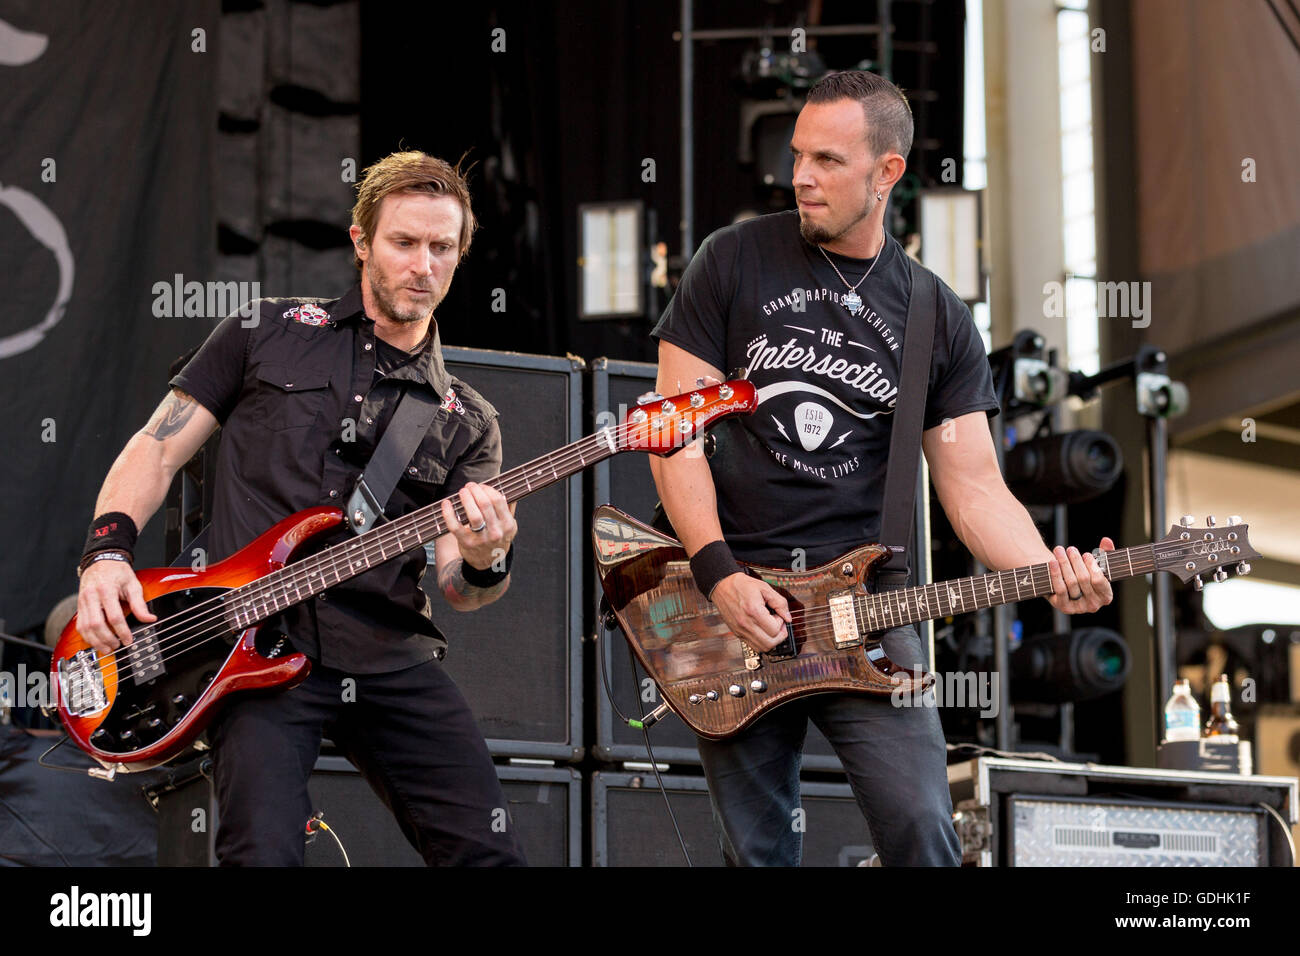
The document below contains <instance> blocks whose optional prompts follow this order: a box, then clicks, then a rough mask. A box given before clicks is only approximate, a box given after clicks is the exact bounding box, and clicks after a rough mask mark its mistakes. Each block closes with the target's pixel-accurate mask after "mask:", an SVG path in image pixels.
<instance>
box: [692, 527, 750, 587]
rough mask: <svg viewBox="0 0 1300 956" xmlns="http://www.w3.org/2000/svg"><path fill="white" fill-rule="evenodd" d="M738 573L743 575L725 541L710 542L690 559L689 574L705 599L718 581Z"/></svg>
mask: <svg viewBox="0 0 1300 956" xmlns="http://www.w3.org/2000/svg"><path fill="white" fill-rule="evenodd" d="M738 572H739V573H743V569H742V568H741V566H740V565H739V564H737V563H736V558H735V556H734V555H733V554H732V553H731V549H730V548H729V547H727V542H725V541H710V542H709V543H708V544H706V545H705V546H704V547H702V548H700V550H698V551H696V552H695V554H694V556H692V557H691V574H693V575H694V576H695V585H696V587H698V588H699V589H700V593H701V594H703V595H704V596H705V597H709V596H710V595H711V594H712V593H713V589H714V588H715V587H717V586H718V582H719V581H721V580H722V579H723V578H725V577H730V576H731V575H733V574H736V573H738Z"/></svg>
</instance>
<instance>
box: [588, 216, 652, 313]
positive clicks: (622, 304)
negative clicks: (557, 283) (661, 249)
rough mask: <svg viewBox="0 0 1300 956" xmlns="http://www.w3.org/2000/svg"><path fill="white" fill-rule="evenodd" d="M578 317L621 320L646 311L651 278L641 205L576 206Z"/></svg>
mask: <svg viewBox="0 0 1300 956" xmlns="http://www.w3.org/2000/svg"><path fill="white" fill-rule="evenodd" d="M578 248H579V249H580V250H581V256H580V258H579V259H578V273H579V276H578V279H579V281H578V289H579V296H580V298H579V303H578V318H580V319H617V318H629V317H632V316H639V315H642V314H643V313H644V312H645V299H644V292H645V285H646V281H647V278H648V276H649V272H650V269H649V257H648V256H647V254H646V249H645V242H644V229H643V227H642V205H641V203H640V202H631V201H629V202H606V203H584V204H582V205H580V206H579V207H578Z"/></svg>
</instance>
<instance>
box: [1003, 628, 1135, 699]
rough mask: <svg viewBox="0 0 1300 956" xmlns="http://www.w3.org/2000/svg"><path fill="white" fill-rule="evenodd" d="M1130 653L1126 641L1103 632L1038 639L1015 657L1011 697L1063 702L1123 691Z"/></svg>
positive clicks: (1031, 640)
mask: <svg viewBox="0 0 1300 956" xmlns="http://www.w3.org/2000/svg"><path fill="white" fill-rule="evenodd" d="M1128 669H1129V653H1128V645H1127V644H1125V643H1124V638H1123V637H1121V636H1120V635H1119V634H1117V633H1116V632H1115V631H1111V630H1108V629H1106V628H1104V627H1082V628H1079V629H1077V630H1074V631H1070V632H1069V633H1068V634H1040V635H1037V636H1035V637H1031V638H1029V639H1027V640H1026V641H1025V642H1024V643H1023V644H1021V645H1020V647H1018V648H1017V649H1016V651H1015V653H1013V654H1012V655H1011V696H1012V697H1013V698H1014V699H1016V700H1026V701H1040V702H1043V703H1062V702H1065V701H1079V700H1089V699H1091V698H1093V697H1100V696H1102V695H1103V694H1109V693H1111V692H1112V691H1116V690H1119V688H1121V687H1123V686H1124V681H1125V680H1126V679H1127V678H1128Z"/></svg>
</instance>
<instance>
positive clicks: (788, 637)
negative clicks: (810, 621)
mask: <svg viewBox="0 0 1300 956" xmlns="http://www.w3.org/2000/svg"><path fill="white" fill-rule="evenodd" d="M798 654H799V645H798V644H796V643H795V639H794V625H793V624H787V625H785V640H784V641H782V642H781V643H780V644H778V645H776V647H774V648H772V649H771V650H770V651H768V652H767V653H766V654H764V655H763V656H764V657H766V658H768V659H769V660H773V661H784V660H789V659H790V658H791V657H797V656H798Z"/></svg>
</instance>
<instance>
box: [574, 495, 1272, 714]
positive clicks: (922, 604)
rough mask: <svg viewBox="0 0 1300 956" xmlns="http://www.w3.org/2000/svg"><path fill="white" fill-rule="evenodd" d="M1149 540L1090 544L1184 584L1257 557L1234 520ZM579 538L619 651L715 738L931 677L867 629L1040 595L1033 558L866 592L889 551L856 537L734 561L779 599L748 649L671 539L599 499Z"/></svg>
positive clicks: (1103, 555) (908, 689)
mask: <svg viewBox="0 0 1300 956" xmlns="http://www.w3.org/2000/svg"><path fill="white" fill-rule="evenodd" d="M1184 521H1185V523H1184V524H1183V525H1181V526H1179V525H1175V526H1174V528H1173V529H1172V530H1171V531H1170V532H1169V534H1168V535H1166V536H1165V537H1164V538H1162V539H1161V540H1159V541H1157V542H1156V543H1155V544H1146V545H1139V546H1137V547H1132V548H1121V549H1119V550H1116V551H1109V552H1107V551H1101V550H1100V549H1098V550H1096V551H1094V552H1092V554H1093V557H1094V558H1096V559H1097V563H1098V564H1099V565H1100V566H1101V569H1102V571H1103V572H1104V573H1105V575H1106V577H1107V578H1108V579H1109V580H1112V581H1115V580H1119V579H1121V578H1128V577H1133V576H1135V575H1139V574H1150V573H1152V572H1153V571H1168V572H1171V573H1173V574H1175V575H1177V576H1178V577H1179V578H1181V579H1182V580H1183V581H1184V582H1186V581H1189V580H1194V581H1195V583H1196V587H1197V588H1198V589H1199V588H1200V587H1201V584H1202V580H1201V577H1200V575H1201V574H1203V573H1205V572H1209V571H1212V572H1214V577H1215V579H1216V580H1220V581H1221V580H1223V579H1224V577H1226V576H1227V571H1226V570H1225V567H1226V566H1227V565H1230V564H1235V565H1236V566H1237V571H1238V573H1239V574H1246V573H1249V571H1250V565H1249V563H1248V562H1249V561H1251V560H1252V559H1256V558H1258V557H1259V555H1258V554H1257V553H1256V552H1254V551H1253V550H1251V547H1250V544H1249V542H1248V540H1247V538H1246V530H1247V525H1245V524H1243V523H1242V522H1241V519H1240V518H1237V517H1235V516H1234V517H1231V518H1229V519H1228V521H1229V524H1228V525H1227V526H1225V527H1222V528H1217V527H1213V524H1214V519H1213V518H1210V519H1208V520H1207V522H1206V523H1207V524H1208V525H1211V527H1206V528H1193V527H1191V526H1190V523H1191V522H1190V519H1184ZM592 545H593V548H594V550H595V555H596V568H597V571H598V573H599V575H600V580H601V584H602V586H603V588H604V591H605V597H606V599H607V600H608V601H609V604H610V607H611V608H612V610H613V612H614V615H615V616H616V617H617V618H618V622H619V624H620V625H621V626H622V629H623V633H624V635H625V636H626V637H627V641H628V643H629V645H631V648H632V652H633V653H634V654H635V655H636V658H637V660H638V661H640V662H641V665H642V666H643V667H644V668H645V670H646V673H648V674H649V675H650V677H651V678H652V679H653V680H654V682H655V683H656V684H658V685H659V688H660V691H661V693H662V696H663V700H664V703H666V704H667V705H668V707H669V708H670V709H671V710H672V711H673V712H674V713H675V714H677V716H678V717H680V718H681V719H682V720H683V721H685V722H686V724H687V725H688V726H689V727H690V728H691V729H692V730H693V731H695V733H697V734H699V735H700V736H701V737H706V738H709V739H713V740H717V739H721V738H724V737H729V736H731V735H732V734H734V733H736V732H737V731H739V730H742V729H743V728H745V727H747V726H749V725H750V724H752V723H753V722H754V721H755V720H757V719H758V718H759V717H760V716H762V715H763V714H764V713H766V712H767V711H769V710H771V709H772V708H773V707H777V706H779V705H780V704H783V703H786V702H787V701H791V700H795V699H796V698H799V697H804V696H807V695H809V694H818V693H827V692H832V691H848V692H858V693H867V694H882V695H892V694H909V695H910V694H917V693H922V692H924V690H925V689H926V688H927V687H928V686H930V685H931V684H932V683H933V681H934V678H933V676H932V675H930V674H928V673H925V672H922V671H916V670H910V669H908V668H904V667H900V666H898V665H897V664H895V663H894V662H893V661H891V660H890V659H889V657H888V656H887V655H886V654H885V651H884V648H883V646H882V645H881V642H880V635H881V634H882V633H883V632H884V631H886V630H888V629H889V628H892V627H897V626H899V625H903V624H915V623H917V622H919V621H927V620H932V619H934V618H939V617H948V616H951V615H955V614H963V613H966V612H969V611H975V610H978V609H980V608H987V607H992V606H993V605H995V604H1011V603H1014V602H1017V601H1023V600H1027V599H1029V598H1034V597H1041V596H1043V595H1047V594H1050V593H1051V592H1052V582H1051V576H1050V574H1049V572H1048V565H1047V564H1038V565H1033V566H1031V567H1024V568H1012V569H1010V570H1007V571H995V572H992V573H990V574H985V575H981V576H978V577H970V578H960V579H956V580H952V581H941V582H939V583H937V584H926V585H921V586H918V587H910V588H902V589H899V590H890V591H884V592H882V593H879V594H874V593H871V591H870V590H869V587H870V583H871V576H872V572H873V570H874V569H875V568H876V567H878V566H880V565H882V564H883V563H884V562H885V561H886V560H888V557H889V549H888V548H886V547H883V546H881V545H875V544H873V545H866V546H864V547H861V548H858V549H857V550H855V551H850V552H848V553H847V554H844V555H842V556H840V557H839V558H836V559H835V560H834V561H831V562H830V563H828V564H825V565H822V566H821V567H818V568H810V569H808V570H806V571H786V570H780V569H777V568H767V567H761V566H758V565H745V569H746V572H747V573H748V574H751V575H755V576H757V577H759V578H762V579H763V580H764V581H766V582H767V583H768V584H770V585H771V586H772V587H773V588H774V589H775V590H776V591H778V592H779V593H780V594H781V595H783V596H784V597H785V599H786V601H787V602H789V607H790V616H791V618H792V622H791V623H790V624H787V625H786V634H785V640H784V642H783V643H782V644H780V645H778V646H777V647H776V648H774V649H773V650H771V651H769V652H764V653H760V652H758V651H756V650H755V649H754V648H753V647H751V646H750V645H749V644H747V643H746V642H744V641H742V640H741V639H740V638H738V637H736V636H735V635H734V634H732V633H731V631H730V630H729V629H728V628H727V625H726V624H725V623H724V622H723V620H722V617H721V615H720V614H719V613H718V610H717V608H716V607H714V605H713V604H711V603H710V602H709V601H708V600H707V599H706V598H705V597H704V595H702V594H701V593H700V591H699V588H697V587H696V585H695V580H694V578H693V577H692V576H691V569H690V563H689V561H688V560H687V557H686V552H685V551H684V550H683V549H682V546H681V543H680V542H678V541H676V540H674V539H673V538H670V537H668V536H667V535H664V534H661V533H660V532H658V531H656V530H655V529H654V528H651V527H650V526H648V525H646V524H643V523H641V522H640V521H637V520H636V519H635V518H632V517H630V516H628V515H626V514H624V513H623V512H621V511H619V510H618V509H617V508H614V507H611V506H610V505H602V506H600V507H599V508H598V509H596V514H595V516H594V518H593V521H592Z"/></svg>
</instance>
